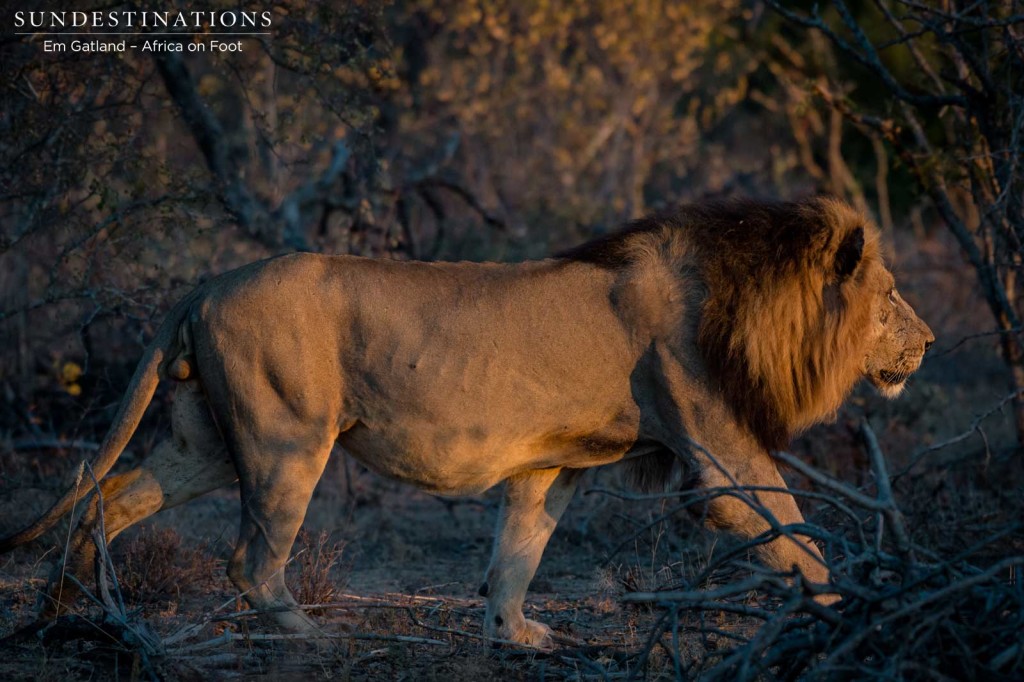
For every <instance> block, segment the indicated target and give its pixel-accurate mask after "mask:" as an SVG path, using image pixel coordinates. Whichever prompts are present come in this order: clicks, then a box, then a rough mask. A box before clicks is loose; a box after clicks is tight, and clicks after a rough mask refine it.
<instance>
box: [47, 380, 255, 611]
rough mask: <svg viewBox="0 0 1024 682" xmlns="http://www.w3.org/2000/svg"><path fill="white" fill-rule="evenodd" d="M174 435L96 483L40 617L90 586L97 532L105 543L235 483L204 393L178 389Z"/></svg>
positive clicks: (187, 387)
mask: <svg viewBox="0 0 1024 682" xmlns="http://www.w3.org/2000/svg"><path fill="white" fill-rule="evenodd" d="M172 425H173V430H174V435H173V437H172V438H168V439H167V440H164V441H162V442H161V443H160V444H159V445H157V447H156V448H155V449H154V450H153V452H152V453H151V454H150V455H149V456H148V457H147V458H146V459H145V460H144V461H143V462H142V463H141V464H139V466H138V467H136V468H135V469H133V470H131V471H126V472H124V473H119V474H113V475H109V476H107V477H106V478H104V479H103V480H102V481H101V482H100V492H101V495H100V496H99V497H97V496H96V495H92V496H91V497H90V498H89V499H88V501H87V502H86V506H85V511H84V512H83V514H82V519H81V521H80V522H79V524H78V527H77V528H76V529H75V531H74V533H73V534H72V536H71V538H70V542H69V545H68V547H67V557H68V560H67V564H66V566H65V565H64V564H60V563H59V564H58V565H57V566H56V567H55V568H54V570H53V573H52V574H51V576H50V583H49V587H48V589H47V591H46V592H45V593H44V594H43V595H42V604H41V607H42V608H41V617H43V618H48V617H52V616H55V615H58V614H59V612H60V611H62V610H65V609H67V607H68V606H70V605H71V603H72V602H73V601H74V600H75V599H76V598H77V597H78V595H79V589H78V587H77V585H76V584H75V581H74V580H70V579H68V577H67V575H68V574H70V575H72V576H74V577H75V578H76V579H77V580H78V581H79V582H81V583H83V584H88V578H87V576H91V575H92V574H93V571H94V561H95V557H96V540H95V538H94V532H95V531H96V530H97V529H98V528H99V527H100V514H99V509H100V502H101V500H102V508H103V519H102V520H103V530H104V532H105V536H106V537H105V541H106V542H107V543H109V542H110V541H111V540H113V539H114V538H115V537H116V536H117V535H118V534H120V533H121V532H122V531H124V530H125V529H126V528H129V527H130V526H132V525H133V524H135V523H138V522H139V521H141V520H143V519H145V518H146V517H148V516H151V515H152V514H155V513H156V512H158V511H160V510H161V509H167V508H169V507H173V506H175V505H178V504H182V503H183V502H187V501H188V500H191V499H193V498H196V497H199V496H200V495H202V494H204V493H206V492H209V491H211V490H214V489H216V488H220V487H221V486H224V485H227V484H228V483H231V482H232V481H234V480H235V478H236V474H235V469H234V465H233V464H232V462H231V460H230V458H229V457H228V456H227V451H226V449H225V448H224V443H223V441H222V439H221V437H220V434H219V433H218V432H217V428H216V426H215V425H214V423H213V420H212V418H211V416H210V412H209V410H208V409H207V407H206V404H205V400H204V398H203V396H202V392H201V391H200V390H199V388H198V386H196V385H195V384H194V382H193V383H189V384H180V385H179V386H178V389H177V391H176V392H175V397H174V407H173V408H172Z"/></svg>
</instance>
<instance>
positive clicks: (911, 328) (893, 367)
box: [864, 272, 935, 398]
mask: <svg viewBox="0 0 1024 682" xmlns="http://www.w3.org/2000/svg"><path fill="white" fill-rule="evenodd" d="M885 275H886V276H885V277H882V278H881V282H880V284H881V286H880V287H878V288H877V289H876V290H875V291H873V292H872V293H874V308H875V311H874V320H875V325H874V334H873V337H874V338H873V341H872V343H870V344H869V347H868V351H867V354H866V355H865V357H864V374H865V376H867V378H868V379H869V380H870V381H871V383H872V384H874V386H875V388H877V389H878V391H879V392H880V393H881V394H882V395H884V396H885V397H887V398H895V397H897V396H898V395H899V394H900V393H902V392H903V387H904V386H905V385H906V381H907V377H909V376H910V375H911V374H913V373H914V372H915V371H917V368H918V367H920V366H921V360H922V358H923V357H924V354H925V352H926V351H927V350H928V348H929V347H930V346H931V345H932V342H933V341H935V337H934V336H933V335H932V331H931V329H929V328H928V325H926V324H925V323H924V322H923V321H922V320H921V318H919V317H918V316H917V315H916V314H915V313H914V309H913V308H911V307H910V304H908V303H907V302H906V301H904V300H903V298H902V297H901V296H900V294H899V292H898V291H896V285H895V281H894V280H893V278H892V275H890V274H889V273H888V272H886V273H885Z"/></svg>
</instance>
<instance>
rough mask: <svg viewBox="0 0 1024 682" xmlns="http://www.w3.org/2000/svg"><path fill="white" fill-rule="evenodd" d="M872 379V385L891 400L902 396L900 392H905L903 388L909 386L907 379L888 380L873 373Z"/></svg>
mask: <svg viewBox="0 0 1024 682" xmlns="http://www.w3.org/2000/svg"><path fill="white" fill-rule="evenodd" d="M870 380H871V385H872V386H874V387H875V390H876V391H878V392H879V393H881V394H882V395H883V396H885V397H886V398H888V399H889V400H893V399H895V398H898V397H900V394H901V393H903V389H904V388H906V387H907V380H906V379H903V380H901V381H886V380H885V379H884V378H883V377H881V376H876V375H874V374H872V375H871V376H870Z"/></svg>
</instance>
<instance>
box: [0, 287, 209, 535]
mask: <svg viewBox="0 0 1024 682" xmlns="http://www.w3.org/2000/svg"><path fill="white" fill-rule="evenodd" d="M191 298H192V296H189V297H187V298H186V300H185V301H182V302H181V303H179V304H178V305H177V306H175V308H174V309H173V310H172V311H171V313H170V314H169V315H168V316H167V319H166V320H164V323H163V324H162V325H161V326H160V329H159V331H158V332H157V334H156V337H155V338H154V339H153V341H152V342H151V343H150V344H149V346H148V347H147V348H146V351H145V353H143V355H142V359H141V360H140V361H139V364H138V366H137V367H136V368H135V374H133V375H132V380H131V383H129V384H128V389H127V390H126V391H125V394H124V397H123V398H122V399H121V404H120V405H119V406H118V408H117V415H116V416H115V417H114V422H113V425H112V426H111V427H110V431H108V432H107V436H106V438H104V439H103V444H102V445H101V446H100V450H99V454H98V455H97V456H96V459H95V460H93V462H92V465H91V467H92V472H93V475H94V476H95V477H96V480H97V481H99V480H100V479H102V478H103V477H104V476H106V475H107V472H109V471H110V469H111V467H113V466H114V463H115V462H116V461H117V459H118V458H119V457H120V456H121V453H122V452H124V449H125V447H126V446H127V445H128V441H129V440H131V437H132V434H134V433H135V429H136V428H138V426H139V422H140V421H141V420H142V415H143V414H144V413H145V411H146V408H147V407H148V406H149V403H150V401H151V400H152V399H153V394H154V393H155V392H156V387H157V384H158V383H160V363H161V362H163V361H164V359H165V358H167V357H168V356H169V353H170V352H171V349H172V348H173V347H174V345H175V340H176V339H177V334H178V328H179V326H180V325H181V323H182V321H183V320H184V317H185V315H186V313H187V311H188V310H189V307H190V306H189V305H188V304H189V302H190V299H191ZM84 472H85V462H84V461H83V462H82V464H81V465H80V466H79V468H78V475H77V476H76V478H75V483H74V485H73V486H72V487H71V488H70V489H69V490H68V491H67V492H65V493H64V495H63V496H61V498H60V499H59V500H57V502H56V503H54V505H53V506H52V507H50V510H49V511H47V512H46V513H45V514H43V515H42V516H41V517H39V518H38V519H37V520H36V521H35V523H32V524H31V525H29V526H27V527H25V528H23V529H22V530H19V531H17V532H16V533H11V534H10V535H6V536H4V537H3V538H0V554H3V553H5V552H9V551H10V550H12V549H14V548H15V547H17V546H19V545H23V544H25V543H26V542H31V541H32V540H35V539H36V538H37V537H39V536H40V535H42V534H43V533H45V532H46V531H47V530H49V529H50V528H51V527H52V526H53V525H54V524H55V523H57V521H59V520H60V518H61V517H62V516H64V515H65V514H67V513H68V511H70V510H71V508H72V507H73V506H74V505H75V503H76V502H78V500H80V499H81V498H82V497H84V496H85V495H87V494H89V493H90V492H92V490H93V489H94V488H95V485H94V484H93V477H92V476H83V474H84Z"/></svg>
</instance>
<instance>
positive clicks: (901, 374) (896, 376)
mask: <svg viewBox="0 0 1024 682" xmlns="http://www.w3.org/2000/svg"><path fill="white" fill-rule="evenodd" d="M908 374H910V373H909V372H907V371H904V370H900V371H898V372H893V371H891V370H887V369H883V370H881V371H880V372H879V373H878V379H879V381H881V382H882V383H883V384H888V385H890V386H896V385H897V384H902V383H903V382H904V381H906V380H907V375H908Z"/></svg>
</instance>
